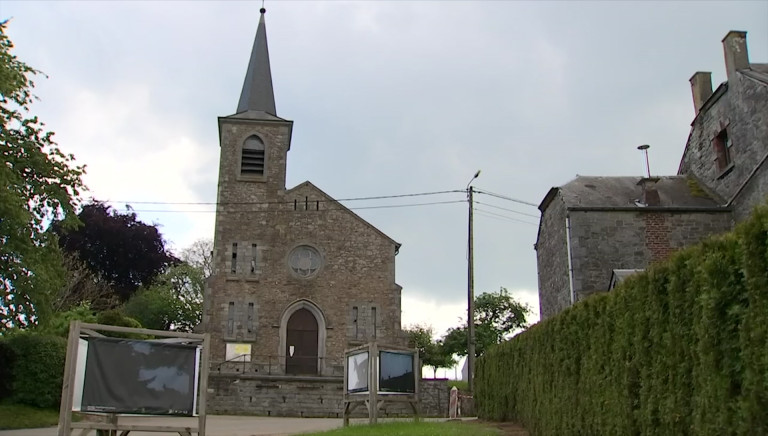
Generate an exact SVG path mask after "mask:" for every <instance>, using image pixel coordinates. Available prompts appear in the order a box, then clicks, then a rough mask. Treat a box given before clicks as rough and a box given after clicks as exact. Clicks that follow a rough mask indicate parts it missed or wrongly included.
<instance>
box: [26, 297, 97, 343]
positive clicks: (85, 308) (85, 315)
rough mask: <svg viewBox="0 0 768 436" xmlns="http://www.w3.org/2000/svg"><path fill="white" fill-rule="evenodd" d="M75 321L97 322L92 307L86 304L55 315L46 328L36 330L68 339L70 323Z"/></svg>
mask: <svg viewBox="0 0 768 436" xmlns="http://www.w3.org/2000/svg"><path fill="white" fill-rule="evenodd" d="M75 320H79V321H82V322H89V323H95V322H97V318H96V315H95V314H94V313H93V310H91V307H90V305H89V304H88V303H87V302H86V303H81V304H79V305H77V306H74V307H72V308H70V309H69V310H66V311H62V312H56V313H54V315H53V317H52V318H51V321H50V322H48V323H46V324H45V325H44V326H40V327H39V328H38V329H36V332H38V333H43V334H49V335H53V336H61V337H64V338H66V337H67V335H68V334H69V323H70V322H71V321H75Z"/></svg>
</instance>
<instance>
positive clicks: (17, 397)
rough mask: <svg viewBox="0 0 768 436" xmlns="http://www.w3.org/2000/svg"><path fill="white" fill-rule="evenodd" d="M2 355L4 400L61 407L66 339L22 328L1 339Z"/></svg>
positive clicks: (46, 406)
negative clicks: (26, 330) (25, 330)
mask: <svg viewBox="0 0 768 436" xmlns="http://www.w3.org/2000/svg"><path fill="white" fill-rule="evenodd" d="M0 357H2V359H3V363H2V365H0V379H2V384H3V386H2V387H3V388H2V389H0V395H2V397H0V399H3V398H10V400H11V401H12V402H14V403H19V404H26V405H28V406H34V407H40V408H55V407H58V406H59V401H60V400H61V382H62V376H63V373H64V361H65V360H66V358H67V340H66V339H64V338H61V337H58V336H53V335H45V334H38V333H31V332H24V331H20V332H17V333H14V334H11V335H9V336H7V337H3V338H2V340H0Z"/></svg>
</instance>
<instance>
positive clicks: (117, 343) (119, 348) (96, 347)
mask: <svg viewBox="0 0 768 436" xmlns="http://www.w3.org/2000/svg"><path fill="white" fill-rule="evenodd" d="M79 345H80V346H79V350H80V352H79V353H78V362H77V371H78V374H77V375H76V377H75V395H74V404H73V406H74V407H73V410H77V411H83V412H105V413H133V414H148V415H182V416H192V415H194V412H195V408H196V401H197V388H198V386H197V384H198V378H199V377H198V370H199V360H200V347H198V346H196V345H182V344H172V343H162V342H152V341H142V340H130V339H118V338H107V337H88V338H86V339H80V344H79Z"/></svg>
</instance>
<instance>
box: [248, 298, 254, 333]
mask: <svg viewBox="0 0 768 436" xmlns="http://www.w3.org/2000/svg"><path fill="white" fill-rule="evenodd" d="M246 327H247V328H248V333H253V303H248V319H247V323H246Z"/></svg>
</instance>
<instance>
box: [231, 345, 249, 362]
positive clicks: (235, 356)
mask: <svg viewBox="0 0 768 436" xmlns="http://www.w3.org/2000/svg"><path fill="white" fill-rule="evenodd" d="M226 360H227V361H228V362H250V361H251V344H237V343H229V344H227V355H226Z"/></svg>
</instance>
